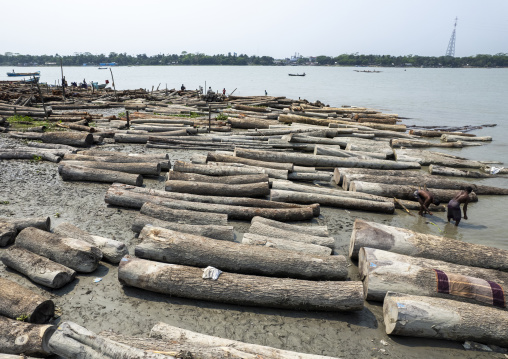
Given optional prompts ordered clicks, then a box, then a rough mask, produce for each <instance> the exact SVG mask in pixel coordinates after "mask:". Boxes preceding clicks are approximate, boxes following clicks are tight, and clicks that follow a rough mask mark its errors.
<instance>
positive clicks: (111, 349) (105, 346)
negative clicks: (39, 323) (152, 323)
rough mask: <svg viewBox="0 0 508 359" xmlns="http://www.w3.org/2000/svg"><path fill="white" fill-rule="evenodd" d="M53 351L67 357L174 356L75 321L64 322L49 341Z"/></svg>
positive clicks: (131, 358) (155, 358)
mask: <svg viewBox="0 0 508 359" xmlns="http://www.w3.org/2000/svg"><path fill="white" fill-rule="evenodd" d="M48 347H49V349H50V350H51V352H52V353H55V354H57V355H58V356H59V357H62V358H67V359H83V358H87V359H88V358H90V359H99V358H122V359H138V358H146V359H169V358H174V356H168V355H163V354H158V353H155V352H152V351H146V350H142V349H137V348H134V347H131V346H129V345H126V344H121V343H117V342H114V341H112V340H110V339H107V338H104V337H102V336H100V335H97V334H95V333H93V332H91V331H89V330H87V329H85V328H83V327H81V326H79V325H77V324H75V323H72V322H63V323H61V324H60V325H59V326H58V328H57V329H56V331H55V333H54V334H53V335H52V336H51V338H50V339H49V341H48Z"/></svg>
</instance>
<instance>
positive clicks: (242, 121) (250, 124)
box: [228, 117, 276, 129]
mask: <svg viewBox="0 0 508 359" xmlns="http://www.w3.org/2000/svg"><path fill="white" fill-rule="evenodd" d="M228 123H229V124H230V125H231V127H232V128H252V129H257V128H266V129H268V128H270V125H273V124H274V123H276V122H275V121H274V120H264V119H259V118H253V117H244V118H234V117H229V118H228Z"/></svg>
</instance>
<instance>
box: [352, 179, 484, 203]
mask: <svg viewBox="0 0 508 359" xmlns="http://www.w3.org/2000/svg"><path fill="white" fill-rule="evenodd" d="M418 188H419V186H417V185H413V186H411V185H390V184H385V183H371V182H362V181H351V182H350V184H349V190H350V191H353V192H362V193H368V194H372V195H375V196H383V197H390V198H393V197H395V198H398V199H405V200H408V201H417V199H416V198H415V196H414V192H415V191H416V190H417V189H418ZM429 190H431V191H432V194H433V195H434V198H435V199H436V200H438V201H439V202H443V203H445V202H449V201H450V200H452V199H453V198H455V196H456V195H457V193H458V192H457V190H452V189H435V188H429ZM469 198H470V201H471V202H478V196H477V195H476V193H474V192H471V194H470V195H469Z"/></svg>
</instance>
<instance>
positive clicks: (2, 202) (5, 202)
mask: <svg viewBox="0 0 508 359" xmlns="http://www.w3.org/2000/svg"><path fill="white" fill-rule="evenodd" d="M9 203H11V202H9V201H0V204H9Z"/></svg>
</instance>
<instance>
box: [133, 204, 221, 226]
mask: <svg viewBox="0 0 508 359" xmlns="http://www.w3.org/2000/svg"><path fill="white" fill-rule="evenodd" d="M140 213H141V214H144V215H147V216H150V217H154V218H157V219H160V220H162V221H166V222H174V223H175V222H176V223H184V224H194V225H207V224H213V225H217V226H226V225H227V223H228V216H227V215H226V214H221V213H207V212H199V211H193V210H185V209H173V208H169V207H165V206H162V205H158V204H155V203H151V202H146V203H145V204H143V206H142V207H141V210H140Z"/></svg>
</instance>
